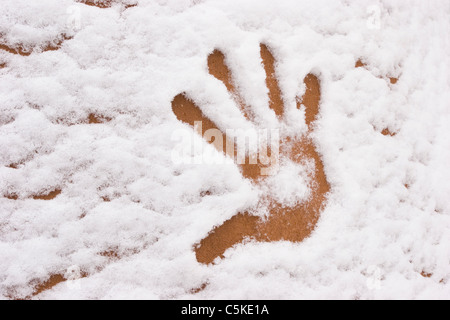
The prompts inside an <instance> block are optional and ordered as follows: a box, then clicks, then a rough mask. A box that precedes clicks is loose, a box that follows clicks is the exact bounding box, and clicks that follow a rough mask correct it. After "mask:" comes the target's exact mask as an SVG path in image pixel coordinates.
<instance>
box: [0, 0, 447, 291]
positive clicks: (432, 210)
mask: <svg viewBox="0 0 450 320" xmlns="http://www.w3.org/2000/svg"><path fill="white" fill-rule="evenodd" d="M127 3H128V2H127ZM136 3H138V6H136V7H130V8H127V9H125V7H124V6H123V5H120V1H118V2H117V4H116V5H114V6H113V7H111V8H108V9H100V8H96V7H93V6H86V5H84V4H82V3H77V2H75V1H72V0H39V1H28V0H3V1H2V6H0V16H1V17H2V18H1V21H0V34H1V36H2V41H3V43H6V44H8V45H9V46H14V45H17V44H22V45H23V46H24V47H25V48H31V49H33V53H32V54H31V55H30V56H20V55H14V54H11V53H9V52H7V51H3V50H0V64H1V63H6V67H5V68H3V69H0V109H1V114H0V150H1V152H0V165H1V167H0V195H2V197H1V198H0V261H1V263H0V297H2V298H3V299H7V298H10V297H11V296H15V297H25V296H29V295H30V294H32V293H33V291H34V290H35V289H34V288H33V284H36V283H37V282H44V281H46V280H47V279H48V277H49V276H50V275H52V274H64V273H65V272H66V270H68V269H69V270H72V269H74V268H75V269H77V268H78V269H77V270H81V271H82V272H83V274H85V275H86V277H84V278H82V279H78V280H73V281H67V282H65V283H61V284H59V285H57V286H55V287H53V288H52V289H51V290H48V291H45V292H43V293H42V294H40V295H37V296H35V297H34V298H37V299H39V298H41V299H50V298H56V299H63V298H74V299H85V298H90V299H107V298H113V299H119V298H138V299H143V298H144V299H145V298H150V299H182V298H195V299H196V298H199V299H202V298H210V299H217V298H224V299H228V298H233V299H277V298H283V299H313V298H319V299H328V298H338V299H397V298H402V299H420V298H425V299H435V298H437V299H449V298H450V183H449V181H450V103H449V101H450V73H449V70H450V40H449V30H450V3H449V2H448V1H447V0H442V1H438V0H436V1H421V0H415V1H410V0H408V1H375V0H373V1H372V0H364V1H348V0H341V1H336V0H330V1H324V0H316V1H299V0H280V1H273V0H226V1H225V0H138V1H136ZM62 34H65V35H67V36H69V37H72V38H71V39H70V40H66V41H65V42H64V43H63V44H62V47H61V49H60V50H57V51H47V52H44V50H42V49H43V48H44V47H45V46H46V45H47V44H48V43H49V42H51V41H56V40H58V39H59V40H60V39H61V35H62ZM261 42H264V43H266V44H268V45H269V46H270V47H271V48H272V49H273V51H274V55H275V56H276V58H277V61H278V64H277V74H278V78H279V79H280V85H281V87H282V90H283V94H284V100H285V101H286V106H287V111H286V112H287V114H288V115H289V116H288V118H289V121H288V122H289V128H290V129H291V130H292V131H293V132H296V133H298V134H302V133H304V132H305V131H306V125H305V122H304V115H303V114H302V112H301V111H298V110H297V109H296V108H295V105H296V104H295V101H296V100H295V98H296V96H299V95H301V94H302V92H304V90H305V88H304V86H303V82H302V80H303V78H304V77H305V76H306V74H308V73H309V72H311V71H314V72H315V73H316V74H320V79H321V84H322V102H321V113H320V118H319V120H318V122H317V123H316V130H315V133H314V139H315V140H316V142H317V145H318V146H319V147H320V150H321V153H322V154H323V162H324V165H325V171H326V174H327V176H328V180H329V181H330V184H331V187H332V192H331V194H330V196H329V200H328V204H327V207H326V209H325V210H324V211H323V213H322V215H321V218H320V221H319V223H318V225H317V227H316V229H315V231H314V233H313V234H312V236H311V237H310V238H308V239H307V240H305V241H304V242H302V243H296V244H295V243H290V242H279V243H256V242H251V243H248V244H245V245H238V246H236V247H235V248H232V249H230V250H228V251H227V252H226V258H225V259H223V260H221V261H219V263H217V264H216V265H210V266H206V265H202V264H199V263H198V262H197V260H196V257H195V253H194V250H193V247H194V245H195V244H196V243H198V242H199V241H200V240H201V239H203V238H204V237H205V236H206V235H207V234H208V232H209V231H210V230H211V229H212V228H213V227H214V226H217V225H220V224H221V223H222V222H223V221H225V220H227V219H229V218H230V217H232V216H233V215H235V214H236V213H237V212H239V211H243V210H246V209H249V208H252V207H254V206H255V205H256V204H257V202H258V197H259V195H260V192H261V190H259V189H258V187H256V186H252V185H251V184H250V182H249V181H246V180H244V179H243V178H242V177H241V176H240V174H239V171H238V169H237V167H236V166H234V165H224V166H220V167H219V166H217V165H207V166H202V165H196V164H175V163H174V162H173V161H172V158H171V154H172V151H173V149H174V148H175V147H176V144H177V142H176V141H173V140H171V136H172V135H173V132H174V131H175V130H185V129H186V128H187V127H186V126H185V125H184V124H183V123H181V122H179V121H178V120H177V119H176V117H175V115H174V114H173V113H172V109H171V101H172V98H173V97H174V96H175V95H177V94H179V93H180V92H187V93H188V94H189V95H190V96H192V97H195V99H196V101H197V103H198V104H199V105H200V106H201V107H202V108H203V110H204V112H205V114H207V115H208V116H209V117H211V119H214V121H215V122H216V123H217V124H218V125H219V126H220V127H221V128H244V129H245V128H251V127H252V126H251V125H250V124H248V123H247V122H246V121H244V119H243V118H242V116H241V115H240V113H239V112H238V109H237V107H236V106H235V104H234V102H233V100H232V99H230V97H229V95H228V94H227V92H226V90H225V88H224V87H223V86H222V85H221V83H220V82H218V81H217V80H216V79H214V78H213V77H211V76H210V75H209V74H208V70H207V65H206V58H207V56H208V54H209V53H211V52H212V51H213V50H214V49H215V48H218V49H220V50H222V51H223V52H224V53H226V54H227V59H228V61H229V63H230V64H231V69H232V71H233V72H234V75H235V78H236V81H237V83H238V87H239V91H240V92H241V93H242V95H243V97H244V98H245V99H246V101H247V103H248V104H249V105H251V106H253V108H254V110H255V113H256V114H257V115H258V117H259V119H260V121H261V123H260V124H259V125H260V126H261V127H263V128H270V127H273V126H274V125H276V117H275V115H274V113H273V112H268V110H269V109H268V101H267V89H266V87H265V80H264V77H265V75H264V70H263V68H262V66H261V59H260V56H259V43H261ZM359 58H362V60H363V61H364V62H365V63H366V67H365V68H358V69H356V68H355V62H356V61H357V60H358V59H359ZM388 77H395V78H398V79H399V80H398V82H397V83H396V84H395V85H393V84H391V83H390V82H389V79H388ZM91 113H95V114H101V115H103V116H105V117H108V118H110V119H112V120H111V121H110V122H107V123H103V124H96V125H89V124H84V123H83V121H84V120H85V119H86V118H87V117H88V115H89V114H91ZM384 128H389V129H390V131H392V132H396V133H397V134H396V135H395V136H392V137H391V136H389V135H387V136H385V135H382V134H381V133H380V132H381V131H382V130H383V129H384ZM12 163H18V164H19V165H18V167H17V169H13V168H10V167H9V165H10V164H12ZM286 170H287V171H286ZM289 170H290V171H289ZM305 170H306V168H304V169H298V168H296V167H295V166H288V167H286V168H285V169H284V171H282V174H281V175H280V176H279V178H277V179H275V180H274V183H275V184H276V187H275V188H274V189H276V192H277V195H276V196H277V199H286V200H287V201H289V199H291V198H292V196H294V197H295V195H293V194H292V190H290V188H286V187H285V186H284V187H283V183H284V184H290V183H291V184H292V185H293V186H294V188H295V190H298V192H301V193H307V190H305V186H304V184H303V182H300V183H297V182H296V180H295V177H296V176H297V175H299V179H303V178H302V172H304V171H305ZM299 181H300V180H299ZM301 181H304V180H301ZM405 185H406V186H408V188H407V187H406V186H405ZM55 189H61V190H62V193H61V194H60V195H59V196H58V197H56V198H55V199H54V200H51V201H43V200H34V199H33V198H32V196H33V195H36V194H42V193H45V192H49V191H52V190H55ZM269 189H270V188H269ZM205 191H210V192H209V193H208V194H209V195H208V196H205V197H201V196H200V194H201V193H202V192H205ZM13 193H15V194H17V195H18V196H19V199H18V200H12V199H8V198H7V197H6V196H7V195H8V194H13ZM104 198H108V199H110V200H111V201H110V202H105V201H104V200H103V199H104ZM111 250H114V251H115V252H117V253H118V254H119V255H120V256H121V259H112V258H111V257H108V256H105V254H103V255H102V254H100V253H102V252H107V251H111ZM71 268H72V269H71ZM422 273H423V274H428V275H431V276H430V277H424V276H423V275H421V274H422ZM203 284H206V287H205V288H204V290H202V291H200V292H198V290H193V289H195V288H200V287H202V285H203Z"/></svg>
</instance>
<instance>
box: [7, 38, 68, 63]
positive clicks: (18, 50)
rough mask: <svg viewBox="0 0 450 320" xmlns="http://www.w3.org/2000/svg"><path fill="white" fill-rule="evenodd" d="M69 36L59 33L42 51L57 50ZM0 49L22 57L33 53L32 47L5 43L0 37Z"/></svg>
mask: <svg viewBox="0 0 450 320" xmlns="http://www.w3.org/2000/svg"><path fill="white" fill-rule="evenodd" d="M70 39H71V38H70V37H68V36H66V35H65V34H63V35H61V37H60V39H59V40H58V41H56V42H55V43H48V44H46V45H45V46H44V47H43V48H42V51H43V52H46V51H56V50H59V49H60V48H61V46H62V44H63V43H64V41H66V40H70ZM0 50H3V51H6V52H9V53H11V54H17V55H21V56H24V57H27V56H29V55H31V54H32V53H33V49H29V50H28V49H25V48H24V46H23V45H20V44H19V45H16V46H14V47H11V46H8V45H6V44H5V43H4V42H3V40H2V39H0Z"/></svg>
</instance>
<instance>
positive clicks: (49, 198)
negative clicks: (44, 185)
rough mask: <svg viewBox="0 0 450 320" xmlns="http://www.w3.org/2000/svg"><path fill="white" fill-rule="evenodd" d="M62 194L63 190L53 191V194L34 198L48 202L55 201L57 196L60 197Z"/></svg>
mask: <svg viewBox="0 0 450 320" xmlns="http://www.w3.org/2000/svg"><path fill="white" fill-rule="evenodd" d="M60 194H61V190H58V189H57V190H55V191H52V192H50V193H47V194H42V195H37V196H34V197H33V199H34V200H46V201H48V200H53V199H55V198H56V197H57V196H59V195H60Z"/></svg>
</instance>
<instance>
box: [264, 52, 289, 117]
mask: <svg viewBox="0 0 450 320" xmlns="http://www.w3.org/2000/svg"><path fill="white" fill-rule="evenodd" d="M261 58H262V61H263V65H264V70H265V71H266V85H267V88H268V89H269V100H270V101H269V106H270V109H272V110H273V111H275V114H276V115H277V116H278V117H282V116H283V113H284V104H283V99H282V98H281V90H280V86H279V84H278V79H277V77H276V74H275V58H274V57H273V55H272V53H271V52H270V50H269V48H268V47H267V46H266V45H265V44H261Z"/></svg>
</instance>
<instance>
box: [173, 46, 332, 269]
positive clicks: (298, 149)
mask: <svg viewBox="0 0 450 320" xmlns="http://www.w3.org/2000/svg"><path fill="white" fill-rule="evenodd" d="M261 58H262V61H263V66H264V69H265V71H266V84H267V86H268V89H269V99H270V104H269V105H270V108H271V109H272V110H273V111H274V112H275V114H276V115H277V116H278V117H279V118H280V120H282V119H283V114H284V104H283V99H282V95H281V90H280V88H279V85H278V80H277V78H276V73H275V59H274V57H273V55H272V53H271V52H270V49H269V48H268V47H267V46H266V45H261ZM208 65H209V70H210V73H211V74H212V75H213V76H215V77H216V78H217V79H219V80H221V81H222V82H223V83H224V85H225V86H226V87H227V89H228V91H229V92H230V94H231V95H232V96H234V97H236V95H237V94H236V90H235V86H234V85H233V82H232V81H233V80H232V79H233V78H232V75H231V73H230V72H229V69H228V68H227V67H226V65H225V56H224V55H223V54H222V53H220V52H219V51H217V50H216V51H214V52H213V54H212V55H211V56H210V57H209V59H208ZM224 66H225V67H224ZM304 82H305V85H306V93H305V95H304V96H303V98H302V100H301V101H299V102H298V108H300V107H301V105H304V107H305V112H306V122H307V124H308V127H309V131H308V134H307V135H306V136H305V137H304V138H303V139H300V140H295V139H291V138H285V139H284V140H282V141H281V142H280V144H281V145H282V146H283V147H282V149H281V153H282V155H281V156H282V157H287V158H290V159H292V160H293V161H296V162H298V163H302V162H303V161H304V160H306V159H312V160H314V162H315V165H316V168H315V172H314V173H313V174H312V177H311V179H312V180H313V182H312V183H311V185H312V192H311V194H312V195H311V197H310V199H309V200H308V201H307V202H305V203H302V204H299V205H297V206H294V207H284V206H283V204H281V203H277V202H276V201H274V200H273V199H272V198H271V195H270V194H267V195H266V196H265V197H264V199H262V200H268V202H269V203H270V204H269V208H268V209H269V212H270V215H269V218H268V219H266V220H263V219H261V218H259V217H255V216H252V215H250V214H249V213H248V212H242V213H238V214H237V215H235V216H234V217H232V218H231V219H230V220H228V221H226V222H225V223H223V224H222V225H221V226H219V227H216V228H214V230H212V231H211V232H210V233H209V235H208V236H207V237H206V238H204V239H203V240H202V241H201V242H200V243H199V244H198V245H197V246H196V248H195V252H196V256H197V260H198V261H199V262H200V263H205V264H208V263H212V262H213V261H214V260H215V259H216V258H217V257H223V254H224V253H225V251H226V250H227V249H228V248H230V247H232V246H234V245H236V244H238V243H240V242H242V241H243V240H244V239H245V238H252V239H255V240H257V241H280V240H288V241H293V242H300V241H302V240H303V239H305V238H306V237H308V236H309V235H310V234H311V232H312V231H313V230H314V227H315V225H316V223H317V220H318V218H319V216H320V211H321V210H322V209H323V206H324V204H325V200H326V194H327V193H328V192H329V190H330V187H329V184H328V182H327V179H326V175H325V173H324V167H323V164H322V161H321V158H320V155H319V154H318V152H317V150H316V147H315V145H314V143H313V142H312V141H311V140H310V138H309V134H310V133H311V132H312V131H313V126H312V124H313V122H314V121H315V119H316V118H317V115H318V112H319V102H320V83H319V80H318V78H317V77H316V76H315V75H313V74H309V75H307V77H306V78H305V81H304ZM236 100H237V101H242V100H240V99H236ZM239 105H240V106H241V110H242V111H243V114H244V115H245V116H246V117H247V119H249V120H251V117H250V116H248V113H246V111H247V108H242V106H243V105H244V104H242V103H241V104H239ZM172 109H173V112H174V114H175V115H176V116H177V118H178V119H179V120H180V121H183V122H185V123H187V124H190V125H191V126H193V124H194V122H195V121H202V122H203V132H202V134H203V133H205V131H206V130H208V129H218V127H217V126H216V125H215V124H214V122H212V121H211V120H210V119H208V118H207V117H206V116H204V114H203V112H202V111H201V109H200V108H199V107H198V106H197V105H196V104H195V103H194V102H193V101H192V100H190V99H189V98H188V97H186V96H185V95H183V94H180V95H178V96H176V97H175V98H174V100H173V102H172ZM224 137H225V135H224ZM224 139H225V140H226V139H227V138H226V137H225V138H224ZM221 151H223V152H224V153H226V154H227V155H228V156H233V155H235V153H234V152H230V150H228V152H227V150H226V148H225V147H223V150H221ZM240 168H241V172H242V175H243V176H244V177H245V178H248V179H250V180H252V181H253V183H255V184H259V183H261V182H262V181H264V179H265V177H264V176H262V175H261V169H262V168H263V165H262V164H257V165H249V164H244V165H240Z"/></svg>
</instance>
